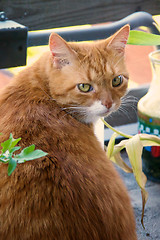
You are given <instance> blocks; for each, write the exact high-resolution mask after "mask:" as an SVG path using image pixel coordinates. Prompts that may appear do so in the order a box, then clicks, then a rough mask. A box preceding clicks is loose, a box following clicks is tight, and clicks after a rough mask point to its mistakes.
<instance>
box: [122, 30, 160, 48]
mask: <svg viewBox="0 0 160 240" xmlns="http://www.w3.org/2000/svg"><path fill="white" fill-rule="evenodd" d="M127 44H132V45H144V46H151V45H160V35H156V34H152V33H146V32H143V31H135V30H131V31H130V34H129V38H128V42H127Z"/></svg>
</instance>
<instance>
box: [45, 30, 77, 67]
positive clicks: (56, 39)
mask: <svg viewBox="0 0 160 240" xmlns="http://www.w3.org/2000/svg"><path fill="white" fill-rule="evenodd" d="M49 48H50V51H51V53H52V56H53V64H54V66H55V67H56V68H57V69H61V68H63V67H64V66H66V65H68V64H72V62H73V61H74V58H75V52H74V51H73V50H72V49H71V47H70V46H69V45H68V44H67V42H66V41H65V40H64V39H63V38H61V37H60V36H59V35H58V34H57V33H52V34H51V35H50V38H49Z"/></svg>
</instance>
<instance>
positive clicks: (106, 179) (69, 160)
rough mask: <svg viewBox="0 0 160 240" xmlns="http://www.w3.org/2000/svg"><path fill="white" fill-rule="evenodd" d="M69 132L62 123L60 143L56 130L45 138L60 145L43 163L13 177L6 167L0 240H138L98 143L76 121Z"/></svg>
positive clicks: (122, 192)
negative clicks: (8, 173) (9, 174)
mask: <svg viewBox="0 0 160 240" xmlns="http://www.w3.org/2000/svg"><path fill="white" fill-rule="evenodd" d="M63 119H65V116H64V117H63ZM58 125H59V126H58ZM69 125H70V127H69ZM66 126H67V127H68V128H67V129H66V130H65V128H64V120H61V121H59V122H58V123H57V127H58V129H59V140H57V139H58V132H56V131H55V130H53V131H51V132H50V138H48V139H47V136H46V137H43V142H44V144H45V142H46V141H49V140H50V141H53V143H56V141H57V144H56V146H55V147H54V146H53V152H52V153H51V152H50V153H49V155H48V156H47V157H45V158H44V159H42V160H36V161H33V162H28V163H25V164H23V165H20V166H19V167H18V168H17V170H16V171H15V172H14V173H13V174H12V175H11V176H10V177H8V176H7V167H6V166H5V167H1V170H0V171H1V172H0V175H1V177H0V178H1V186H0V187H1V188H0V189H1V195H0V205H1V210H2V211H1V212H2V218H1V221H2V224H1V226H2V229H0V231H2V234H1V235H2V238H1V239H14V240H17V239H36V238H37V239H44V240H45V239H57V240H61V239H63V240H65V239H66V240H70V239H73V240H75V239H76V240H81V239H95V240H98V239H101V240H102V239H104V240H105V239H106V240H120V239H125V240H131V239H134V240H135V239H136V236H133V234H134V231H133V229H134V228H135V226H134V219H133V213H132V210H131V206H130V203H129V199H128V196H127V193H126V190H125V187H124V186H123V184H122V182H121V180H120V178H119V176H118V174H117V173H116V172H115V170H114V168H113V166H112V164H111V162H110V161H109V160H107V159H106V156H105V153H104V151H103V150H102V148H101V146H100V144H99V142H98V141H97V140H96V137H95V136H94V134H93V133H92V131H91V129H89V128H88V127H87V126H84V125H83V124H80V125H79V124H78V125H77V122H76V121H75V120H74V119H72V118H68V121H67V122H66ZM53 129H54V128H53ZM61 135H62V136H61ZM39 141H40V140H39ZM35 143H36V142H35ZM53 145H54V144H53ZM43 147H44V146H43ZM43 147H42V148H43ZM6 216H7V217H6ZM116 216H118V217H116ZM5 219H7V221H4V220H5ZM3 234H4V235H3ZM1 235H0V236H1ZM12 236H15V237H14V238H11V237H12Z"/></svg>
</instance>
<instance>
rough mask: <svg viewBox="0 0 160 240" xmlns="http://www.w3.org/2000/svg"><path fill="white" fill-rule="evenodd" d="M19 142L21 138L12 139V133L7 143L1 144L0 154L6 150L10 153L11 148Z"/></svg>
mask: <svg viewBox="0 0 160 240" xmlns="http://www.w3.org/2000/svg"><path fill="white" fill-rule="evenodd" d="M20 140H21V138H18V139H14V138H13V135H12V133H11V134H10V137H9V139H8V140H7V141H5V142H3V143H1V146H2V153H5V152H6V151H7V150H8V151H9V152H10V151H11V150H12V148H13V147H14V146H15V145H16V144H17V143H18V142H19V141H20Z"/></svg>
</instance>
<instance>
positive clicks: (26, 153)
mask: <svg viewBox="0 0 160 240" xmlns="http://www.w3.org/2000/svg"><path fill="white" fill-rule="evenodd" d="M34 149H35V145H31V146H29V147H26V148H24V149H23V150H22V151H21V153H20V154H18V155H15V156H14V159H16V160H17V162H18V163H24V162H25V161H30V160H34V159H37V158H40V157H44V156H46V155H47V153H46V152H43V151H42V150H38V149H37V150H34Z"/></svg>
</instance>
